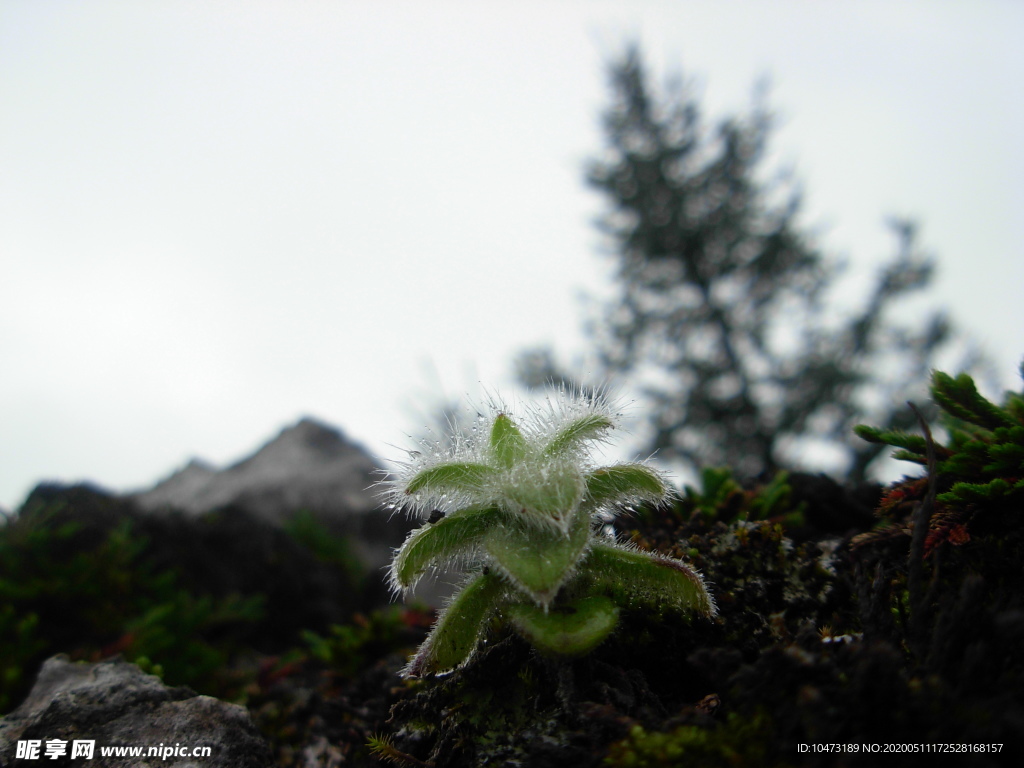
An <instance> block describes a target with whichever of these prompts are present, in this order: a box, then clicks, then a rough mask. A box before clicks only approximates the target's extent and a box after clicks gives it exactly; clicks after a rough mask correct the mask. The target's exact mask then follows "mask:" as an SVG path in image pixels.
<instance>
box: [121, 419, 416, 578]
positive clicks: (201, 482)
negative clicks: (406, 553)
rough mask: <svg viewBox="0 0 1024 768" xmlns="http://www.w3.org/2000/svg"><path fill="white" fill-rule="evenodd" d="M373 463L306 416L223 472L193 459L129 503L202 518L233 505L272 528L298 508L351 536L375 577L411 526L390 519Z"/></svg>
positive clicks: (399, 518) (360, 450) (358, 448)
mask: <svg viewBox="0 0 1024 768" xmlns="http://www.w3.org/2000/svg"><path fill="white" fill-rule="evenodd" d="M378 479H379V477H378V474H377V466H376V462H375V461H374V460H373V458H372V457H371V456H370V455H369V453H367V452H366V450H365V449H364V448H363V447H362V446H360V445H357V444H356V443H353V442H351V441H350V440H348V439H347V438H346V437H345V436H344V435H343V434H342V433H341V432H340V431H339V430H337V429H335V428H333V427H330V426H327V425H326V424H323V423H321V422H318V421H316V420H314V419H310V418H305V419H302V420H301V421H299V422H298V423H297V424H294V425H292V426H290V427H288V428H286V429H284V430H283V431H282V432H281V433H280V434H279V435H277V436H276V437H275V438H274V439H272V440H270V441H269V442H268V443H266V444H265V445H264V446H263V447H262V448H260V449H259V450H258V451H256V453H254V454H253V455H252V456H250V457H248V458H246V459H243V460H242V461H239V462H237V463H235V464H232V465H231V466H229V467H226V468H224V469H220V470H218V469H216V468H214V467H212V466H210V465H209V464H206V463H204V462H200V461H195V460H193V461H192V462H190V463H189V464H188V465H187V466H186V467H184V468H183V469H181V470H179V471H177V472H175V473H174V474H173V475H171V476H170V477H168V478H167V479H165V480H163V481H161V482H159V483H157V485H155V486H154V487H153V488H151V489H149V490H147V491H142V492H139V493H135V494H133V495H132V496H131V497H130V498H131V500H132V501H134V502H135V503H136V504H137V505H138V506H139V507H140V508H141V509H143V510H146V511H149V512H154V513H159V512H161V511H167V510H181V511H183V512H187V513H190V514H194V515H200V514H203V513H206V512H209V511H211V510H214V509H219V508H224V507H229V506H234V507H239V508H241V509H244V510H245V511H246V512H249V513H250V514H253V515H255V516H256V517H259V518H260V519H262V520H265V521H267V522H270V523H272V524H275V525H280V524H281V523H282V522H283V521H284V520H285V519H287V517H288V516H290V515H293V514H295V513H296V512H298V511H300V510H307V511H310V512H313V513H316V514H317V516H318V517H319V518H320V519H321V520H323V521H324V522H326V523H328V525H329V526H330V527H331V528H332V530H333V531H334V532H336V533H340V534H342V535H344V536H346V537H348V538H349V540H350V541H351V542H352V544H353V545H354V547H355V550H356V554H357V555H358V556H359V557H360V558H361V559H362V561H363V563H364V565H365V566H366V567H367V568H368V569H370V570H371V571H373V572H375V573H376V572H379V571H380V570H381V569H382V568H384V567H385V566H386V565H387V564H388V563H389V562H390V560H391V556H392V552H393V549H394V548H395V547H397V546H398V545H399V544H401V542H402V540H403V539H404V537H405V534H406V533H407V532H408V530H409V529H410V528H411V524H410V523H409V522H408V521H407V520H405V519H404V517H403V516H401V515H396V516H394V517H393V518H390V519H389V516H388V514H387V513H386V512H384V511H382V510H381V509H380V505H379V503H378V500H377V494H376V492H375V490H374V489H373V488H372V486H373V485H374V484H375V482H376V481H377V480H378Z"/></svg>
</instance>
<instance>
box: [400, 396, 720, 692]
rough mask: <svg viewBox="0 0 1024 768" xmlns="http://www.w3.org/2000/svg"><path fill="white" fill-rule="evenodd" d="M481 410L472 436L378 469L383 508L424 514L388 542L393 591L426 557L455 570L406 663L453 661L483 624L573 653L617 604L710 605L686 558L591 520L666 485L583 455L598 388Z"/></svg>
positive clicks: (604, 624)
mask: <svg viewBox="0 0 1024 768" xmlns="http://www.w3.org/2000/svg"><path fill="white" fill-rule="evenodd" d="M492 411H493V416H492V417H491V418H490V419H487V418H483V419H482V421H481V423H480V424H478V425H477V427H476V428H475V433H476V434H475V435H473V434H471V435H469V436H465V435H456V436H454V437H453V438H452V443H451V448H450V449H449V450H447V451H440V450H439V449H432V450H428V451H427V452H426V453H421V452H412V453H410V461H409V462H407V463H404V464H402V465H400V467H399V469H398V470H397V471H396V472H395V473H393V474H392V476H391V477H390V478H389V479H388V480H387V481H386V483H387V491H386V497H387V499H388V502H389V505H390V506H391V507H392V508H405V509H406V510H407V511H410V512H412V513H414V514H417V515H419V516H420V517H426V518H428V520H427V522H426V523H425V524H424V525H422V526H421V527H420V528H418V529H416V530H415V531H413V532H412V533H411V534H410V535H409V537H408V538H407V539H406V541H405V543H404V544H403V545H402V547H401V548H400V549H399V550H398V551H397V553H396V554H395V558H394V561H393V563H392V566H391V574H390V577H391V583H392V586H393V588H394V589H395V590H396V591H399V592H406V591H408V590H410V589H412V588H413V587H414V586H415V585H416V583H417V581H419V579H420V578H421V577H422V576H423V575H424V574H425V573H426V572H427V571H428V570H431V569H435V568H439V567H446V566H452V565H457V566H461V567H462V568H464V569H465V570H466V571H468V579H467V580H466V582H465V583H464V584H463V586H462V587H461V589H460V590H459V591H458V592H457V593H456V594H455V595H454V596H453V597H452V599H451V601H450V602H449V604H448V605H447V607H446V608H445V610H444V611H442V613H441V615H440V616H439V618H438V620H437V623H436V624H435V625H434V627H433V629H432V630H431V632H430V635H429V636H428V637H427V639H426V641H425V642H424V643H423V645H422V646H421V647H420V648H419V650H418V651H417V653H416V654H415V655H414V657H413V658H412V660H411V661H410V663H409V665H408V666H407V667H406V669H405V674H406V675H408V676H421V675H425V674H429V673H441V672H447V671H450V670H452V669H454V668H456V667H458V666H460V665H462V664H464V663H465V662H466V661H467V660H468V659H469V658H470V657H471V656H472V654H473V653H474V651H475V650H476V649H477V647H478V646H479V645H480V643H481V641H482V639H483V637H484V635H485V633H486V630H487V628H488V627H489V626H491V625H492V624H494V623H499V624H506V625H510V626H511V627H512V628H513V629H514V630H515V631H516V632H518V633H519V634H520V635H522V636H523V637H525V638H526V639H527V640H528V641H529V642H530V643H532V644H533V645H534V646H535V647H536V648H537V649H538V650H540V651H541V652H543V653H546V654H549V655H554V656H577V655H582V654H585V653H587V652H589V651H590V650H592V649H593V648H595V647H596V646H597V645H598V644H599V643H601V642H602V641H603V640H604V639H605V638H606V637H608V635H609V634H611V632H612V631H613V630H614V629H615V627H616V625H617V623H618V619H619V612H620V610H621V609H622V608H624V607H629V606H634V605H644V606H655V607H662V608H664V607H667V608H670V609H675V610H680V611H692V612H695V613H696V614H699V615H702V616H712V615H714V613H715V604H714V601H713V600H712V598H711V595H710V594H709V593H708V590H707V588H706V587H705V585H704V581H703V579H702V578H701V576H700V574H699V573H697V572H696V571H695V570H694V569H692V568H690V567H689V566H688V565H686V564H685V563H683V562H682V561H679V560H675V559H672V558H669V557H663V556H660V555H656V554H651V553H647V552H642V551H639V550H638V549H636V548H631V547H629V546H626V545H624V544H621V543H619V542H617V541H615V540H614V539H613V538H611V537H610V536H608V535H606V534H604V533H602V531H603V530H605V529H606V527H607V522H608V520H609V517H610V516H611V515H614V514H616V513H617V512H619V511H620V510H621V509H623V508H629V507H630V506H631V505H634V504H640V503H644V502H649V503H657V502H660V501H663V500H664V499H666V498H667V497H668V496H669V494H670V492H671V491H670V487H669V486H668V484H667V483H666V481H665V479H664V477H663V476H662V475H661V474H660V473H659V472H658V471H656V470H655V469H653V468H652V467H650V466H648V465H647V464H644V463H642V462H632V463H620V464H612V465H610V466H596V465H595V464H594V462H593V461H592V459H591V453H592V451H593V449H594V447H595V446H596V445H598V444H601V443H603V442H604V441H605V440H606V439H607V436H608V433H609V432H610V431H612V430H613V429H614V428H615V426H616V423H617V419H616V415H615V414H614V413H613V411H612V409H611V407H610V405H609V403H608V402H607V400H606V399H605V398H603V397H600V396H584V395H582V394H579V393H568V392H564V391H563V392H561V393H559V395H558V396H557V397H556V398H554V399H551V400H549V401H548V402H547V404H546V406H545V407H537V408H534V409H532V410H529V411H528V412H527V413H526V414H525V418H523V419H521V420H519V421H516V420H514V419H513V418H512V416H510V415H509V414H508V413H507V412H506V411H507V409H505V408H503V407H502V406H500V405H495V406H494V407H493V408H492ZM477 435H479V437H477Z"/></svg>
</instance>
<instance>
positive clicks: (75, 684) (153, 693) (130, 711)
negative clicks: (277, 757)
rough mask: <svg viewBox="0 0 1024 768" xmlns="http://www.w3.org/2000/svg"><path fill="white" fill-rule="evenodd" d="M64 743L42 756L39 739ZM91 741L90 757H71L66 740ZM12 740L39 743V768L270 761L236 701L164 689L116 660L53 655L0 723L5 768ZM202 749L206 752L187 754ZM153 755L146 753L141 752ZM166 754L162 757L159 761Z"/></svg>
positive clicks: (250, 765)
mask: <svg viewBox="0 0 1024 768" xmlns="http://www.w3.org/2000/svg"><path fill="white" fill-rule="evenodd" d="M54 740H61V741H64V742H66V753H65V754H64V755H63V756H62V757H59V758H57V759H55V760H51V759H48V758H46V752H45V750H46V746H47V742H52V741H54ZM75 740H79V741H94V742H95V747H94V753H93V759H92V760H86V761H84V762H83V761H82V760H80V759H76V760H74V761H72V760H71V750H72V746H73V742H74V741H75ZM19 741H23V742H26V741H39V742H40V747H39V756H40V759H41V760H42V761H43V762H45V763H46V764H47V765H71V764H76V765H77V764H87V765H93V766H98V767H99V766H119V767H120V768H128V767H129V766H140V767H141V766H150V765H158V764H159V765H165V766H179V767H180V768H185V767H186V766H202V768H214V767H215V766H225V768H226V767H227V766H232V768H261V767H262V766H269V765H271V764H272V756H271V750H270V747H269V745H268V744H267V742H266V740H265V739H264V738H263V737H262V736H261V735H260V733H259V732H258V731H257V730H256V727H255V725H254V724H253V722H252V719H251V717H250V716H249V713H248V712H247V711H246V710H245V708H243V707H240V706H238V705H236V704H228V703H226V702H223V701H219V700H217V699H214V698H211V697H209V696H199V695H197V694H196V693H195V692H193V691H192V690H191V689H189V688H169V687H167V686H165V685H164V684H163V683H162V682H161V681H160V679H159V678H157V677H154V676H153V675H147V674H145V673H143V672H142V670H140V669H139V668H138V667H137V666H135V665H134V664H129V663H128V662H125V661H121V660H120V659H114V660H108V661H101V662H98V663H94V664H86V663H74V662H71V661H69V660H68V658H67V657H66V656H54V657H52V658H50V659H48V660H47V661H46V662H45V664H43V667H42V669H41V670H40V672H39V676H38V678H37V679H36V683H35V685H34V687H33V688H32V691H31V692H30V693H29V695H28V697H27V698H26V699H25V701H24V702H22V704H21V706H19V707H18V708H17V709H15V710H14V711H13V712H11V713H10V714H8V715H7V716H6V717H4V718H0V764H3V765H13V764H14V760H15V757H16V756H17V748H18V742H19ZM122 746H123V747H141V751H142V754H141V755H139V756H134V757H131V756H125V755H123V754H122V755H119V756H113V755H109V756H104V755H103V754H102V751H101V750H102V748H104V747H122ZM201 747H209V754H208V755H205V754H204V755H201V756H198V755H197V756H195V757H193V756H192V750H194V749H196V748H201ZM150 748H156V749H157V750H161V751H159V752H155V753H154V754H153V755H152V756H149V755H148V754H147V753H148V750H149V749H150ZM165 756H166V757H165Z"/></svg>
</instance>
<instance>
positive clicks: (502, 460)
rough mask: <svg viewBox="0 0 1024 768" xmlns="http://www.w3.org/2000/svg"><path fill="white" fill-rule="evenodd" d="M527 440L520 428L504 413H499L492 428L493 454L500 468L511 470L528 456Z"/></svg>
mask: <svg viewBox="0 0 1024 768" xmlns="http://www.w3.org/2000/svg"><path fill="white" fill-rule="evenodd" d="M526 452H527V445H526V438H525V437H523V433H522V432H520V431H519V427H517V426H516V423H515V422H514V421H512V419H510V418H509V417H508V416H506V415H505V414H504V413H499V414H498V416H497V418H495V419H494V425H493V426H492V427H491V453H492V454H493V455H494V460H495V462H496V463H497V464H498V466H500V467H504V468H505V469H509V468H511V467H512V465H514V464H515V463H516V462H518V461H522V460H523V458H524V457H525V456H526Z"/></svg>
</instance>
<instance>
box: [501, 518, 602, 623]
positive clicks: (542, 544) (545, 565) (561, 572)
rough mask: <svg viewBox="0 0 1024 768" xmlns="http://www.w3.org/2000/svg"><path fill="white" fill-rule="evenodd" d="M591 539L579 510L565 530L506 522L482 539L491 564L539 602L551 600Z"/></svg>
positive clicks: (545, 603) (514, 584) (584, 519)
mask: <svg viewBox="0 0 1024 768" xmlns="http://www.w3.org/2000/svg"><path fill="white" fill-rule="evenodd" d="M589 538H590V521H589V515H587V514H586V513H585V512H583V511H578V512H577V513H576V515H575V516H574V518H573V520H572V525H571V526H570V527H569V530H568V531H567V532H566V533H562V532H561V531H559V530H557V529H553V528H552V527H551V526H550V525H545V524H543V523H540V522H538V523H534V524H528V523H527V524H523V523H520V524H517V525H508V526H505V527H503V528H496V529H494V530H492V531H491V532H490V533H489V534H488V535H487V537H486V538H485V540H484V546H485V547H486V549H487V553H488V554H489V555H490V556H491V558H492V559H493V563H494V566H495V567H496V568H497V569H498V571H499V572H500V573H501V574H502V575H503V576H504V577H505V578H506V579H508V581H509V582H510V583H511V584H512V585H513V586H515V587H516V588H517V589H519V590H520V591H522V592H524V593H526V594H527V595H528V596H529V597H530V598H531V599H532V600H533V601H534V602H535V603H537V604H538V605H542V606H543V605H547V604H548V603H550V602H551V600H552V599H554V597H555V595H556V594H557V592H558V589H559V587H561V586H562V584H563V583H565V580H566V579H567V578H569V576H570V575H571V574H572V572H573V568H574V567H575V566H576V564H577V562H578V561H579V560H580V557H581V556H582V554H583V552H584V551H585V550H586V548H587V541H588V539H589Z"/></svg>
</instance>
